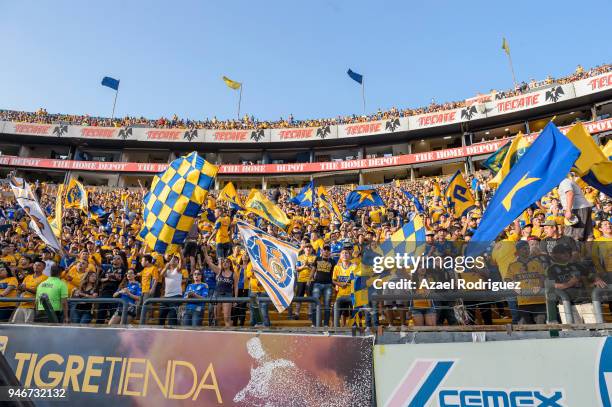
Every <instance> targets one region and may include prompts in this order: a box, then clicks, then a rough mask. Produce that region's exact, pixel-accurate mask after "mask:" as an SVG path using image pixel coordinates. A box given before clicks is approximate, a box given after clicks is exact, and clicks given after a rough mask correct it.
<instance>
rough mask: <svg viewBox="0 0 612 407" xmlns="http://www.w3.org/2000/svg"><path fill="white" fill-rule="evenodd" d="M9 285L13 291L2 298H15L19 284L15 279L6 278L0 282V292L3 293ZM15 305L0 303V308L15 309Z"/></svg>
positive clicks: (12, 303)
mask: <svg viewBox="0 0 612 407" xmlns="http://www.w3.org/2000/svg"><path fill="white" fill-rule="evenodd" d="M9 285H12V286H13V288H14V290H13V291H11V292H10V293H9V294H8V295H7V296H6V297H3V298H15V297H17V286H18V285H19V282H18V281H17V278H16V277H7V278H3V279H2V280H0V291H4V290H6V289H7V288H8V286H9ZM16 305H17V303H14V302H0V308H8V307H15V306H16Z"/></svg>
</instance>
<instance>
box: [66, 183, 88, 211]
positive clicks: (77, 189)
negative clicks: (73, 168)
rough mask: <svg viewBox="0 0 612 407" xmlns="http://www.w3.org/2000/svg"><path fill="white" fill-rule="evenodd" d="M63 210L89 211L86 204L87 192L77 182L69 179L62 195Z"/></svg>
mask: <svg viewBox="0 0 612 407" xmlns="http://www.w3.org/2000/svg"><path fill="white" fill-rule="evenodd" d="M64 208H78V209H80V210H82V211H83V212H85V213H87V212H88V211H89V206H88V204H87V191H85V187H83V184H81V183H80V182H79V181H77V180H76V179H74V178H70V182H69V183H68V187H67V188H66V192H65V195H64Z"/></svg>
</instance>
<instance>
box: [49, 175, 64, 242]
mask: <svg viewBox="0 0 612 407" xmlns="http://www.w3.org/2000/svg"><path fill="white" fill-rule="evenodd" d="M63 202H64V184H59V185H58V186H57V197H56V198H55V218H53V219H52V220H51V222H49V226H51V230H53V234H54V235H55V237H57V238H58V239H59V238H60V235H61V234H62V217H63V213H62V212H63V211H62V204H63Z"/></svg>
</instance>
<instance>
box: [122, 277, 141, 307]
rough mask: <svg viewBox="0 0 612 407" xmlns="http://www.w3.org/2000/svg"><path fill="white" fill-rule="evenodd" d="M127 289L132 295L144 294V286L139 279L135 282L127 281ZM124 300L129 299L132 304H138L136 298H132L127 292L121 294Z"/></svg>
mask: <svg viewBox="0 0 612 407" xmlns="http://www.w3.org/2000/svg"><path fill="white" fill-rule="evenodd" d="M126 287H127V289H128V291H129V292H130V293H131V294H132V295H137V296H139V297H140V296H142V287H141V286H140V283H139V282H138V281H134V282H133V283H127V286H126ZM121 299H122V300H127V301H128V302H129V303H130V304H136V300H134V299H133V298H131V297H130V296H129V295H127V294H121Z"/></svg>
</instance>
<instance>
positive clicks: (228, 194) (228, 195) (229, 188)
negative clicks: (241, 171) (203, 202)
mask: <svg viewBox="0 0 612 407" xmlns="http://www.w3.org/2000/svg"><path fill="white" fill-rule="evenodd" d="M217 199H219V200H220V201H227V202H229V203H230V204H231V205H232V208H233V209H238V210H240V209H244V205H243V204H242V202H241V201H240V196H238V192H237V191H236V188H235V187H234V184H233V183H232V182H231V181H230V182H228V183H227V184H226V185H225V186H224V187H223V189H222V190H221V192H219V197H218V198H217Z"/></svg>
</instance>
